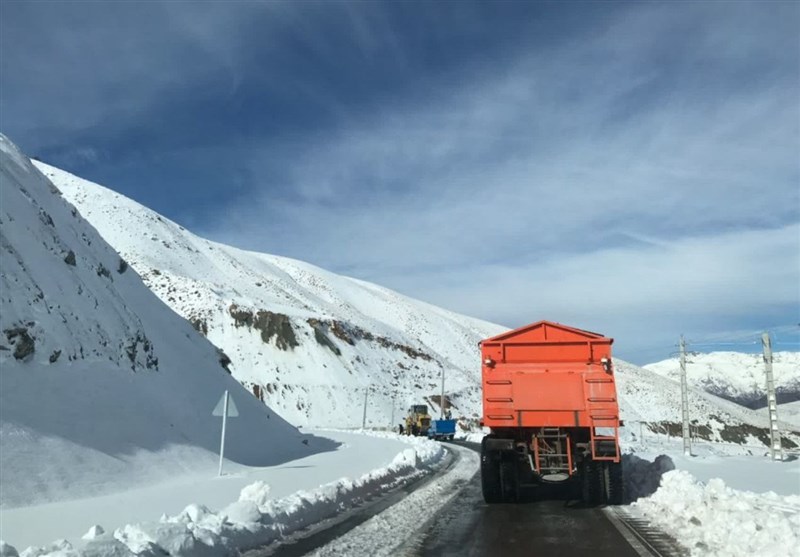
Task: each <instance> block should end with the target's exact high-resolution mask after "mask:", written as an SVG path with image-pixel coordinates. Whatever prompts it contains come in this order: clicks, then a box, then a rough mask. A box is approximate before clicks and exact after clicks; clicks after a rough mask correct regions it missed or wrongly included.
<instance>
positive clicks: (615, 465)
mask: <svg viewBox="0 0 800 557" xmlns="http://www.w3.org/2000/svg"><path fill="white" fill-rule="evenodd" d="M603 464H605V466H604V468H605V471H606V474H605V476H606V477H605V482H606V502H607V503H608V504H609V505H621V504H622V503H623V501H624V499H625V497H624V495H625V494H624V481H623V477H622V462H604V463H603Z"/></svg>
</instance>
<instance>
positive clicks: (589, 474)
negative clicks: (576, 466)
mask: <svg viewBox="0 0 800 557" xmlns="http://www.w3.org/2000/svg"><path fill="white" fill-rule="evenodd" d="M604 476H605V474H604V471H603V467H602V466H601V463H599V462H595V461H593V460H584V461H583V466H581V495H582V499H583V502H584V504H586V505H589V506H594V505H600V504H602V503H604V502H605V499H606V497H605V481H604V480H605V478H604Z"/></svg>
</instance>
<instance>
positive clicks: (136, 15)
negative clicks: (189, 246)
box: [0, 0, 800, 363]
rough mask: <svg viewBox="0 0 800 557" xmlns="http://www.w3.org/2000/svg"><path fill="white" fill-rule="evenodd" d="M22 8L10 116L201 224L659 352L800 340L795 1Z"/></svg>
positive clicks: (503, 315) (630, 352)
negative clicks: (766, 334) (703, 343)
mask: <svg viewBox="0 0 800 557" xmlns="http://www.w3.org/2000/svg"><path fill="white" fill-rule="evenodd" d="M0 10H2V11H1V12H0V16H2V17H0V71H1V72H2V74H1V77H2V79H0V128H2V131H3V132H4V133H6V134H7V135H8V136H9V137H11V138H12V139H13V140H14V141H15V142H17V143H18V144H19V145H20V146H21V147H22V148H23V149H24V150H25V151H26V152H27V153H28V154H30V155H33V156H37V157H39V158H41V159H42V160H44V161H46V162H49V163H51V164H54V165H56V166H59V167H61V168H64V169H66V170H69V171H71V172H74V173H76V174H78V175H80V176H83V177H85V178H88V179H90V180H93V181H96V182H98V183H101V184H103V185H106V186H108V187H111V188H113V189H115V190H117V191H120V192H121V193H123V194H125V195H127V196H129V197H131V198H133V199H135V200H137V201H139V202H141V203H143V204H145V205H147V206H149V207H151V208H153V209H155V210H157V211H158V212H160V213H162V214H164V215H166V216H168V217H169V218H171V219H173V220H175V221H178V222H180V223H181V224H183V225H184V226H186V227H188V228H190V229H192V230H193V231H195V232H197V233H199V234H201V235H204V236H206V237H210V238H212V239H215V240H219V241H223V242H226V243H229V244H233V245H236V246H239V247H242V248H246V249H253V250H258V251H264V252H268V253H273V254H278V255H286V256H290V257H295V258H298V259H302V260H305V261H308V262H311V263H314V264H317V265H319V266H321V267H324V268H327V269H330V270H333V271H336V272H340V273H343V274H347V275H350V276H354V277H357V278H361V279H365V280H369V281H372V282H376V283H379V284H382V285H384V286H388V287H391V288H394V289H396V290H399V291H400V292H403V293H405V294H408V295H410V296H413V297H416V298H420V299H423V300H426V301H428V302H431V303H434V304H437V305H440V306H443V307H446V308H448V309H452V310H455V311H459V312H462V313H466V314H469V315H473V316H475V317H480V318H483V319H487V320H490V321H494V322H497V323H501V324H504V325H507V326H510V327H514V326H519V325H524V324H526V323H528V322H531V321H535V320H539V319H552V320H556V321H561V322H564V323H568V324H571V325H575V326H579V327H585V328H588V329H592V330H597V331H602V332H604V333H606V334H608V335H611V336H614V337H615V338H616V339H617V354H618V355H620V356H622V357H627V358H628V359H629V360H632V361H635V362H639V363H643V362H647V361H651V360H655V359H660V358H662V357H666V356H667V355H669V353H670V352H671V351H673V350H674V348H673V345H674V344H675V343H676V340H677V337H678V335H679V334H681V333H685V334H686V335H687V337H689V338H690V340H691V339H693V338H694V339H698V342H699V341H700V340H707V339H710V338H714V339H718V340H719V339H721V340H720V342H722V341H723V340H725V339H726V338H734V336H736V335H739V337H736V338H743V337H741V335H742V334H743V333H742V331H745V332H746V333H745V334H750V332H755V331H758V330H760V329H762V328H768V327H781V328H780V329H777V330H780V331H781V335H782V338H781V340H785V341H786V344H785V346H776V348H778V349H780V348H785V349H797V348H798V345H797V344H796V343H797V342H798V340H800V335H798V334H797V333H796V332H795V331H796V330H800V326H798V323H800V162H798V161H799V160H800V157H799V156H798V155H799V153H800V100H798V99H800V42H799V41H798V36H799V34H800V4H797V3H796V2H757V3H747V2H739V1H737V2H722V1H715V2H693V3H690V2H673V3H624V2H586V3H581V2H560V3H559V2H553V3H533V2H530V3H525V2H476V3H471V2H466V1H459V2H438V3H431V2H352V3H344V2H342V3H335V2H285V3H281V2H270V3H260V2H197V3H192V2H177V1H173V2H92V1H86V2H17V1H13V0H4V1H3V2H2V3H1V4H0ZM748 338H749V337H748ZM792 343H794V344H792ZM721 346H722V345H721ZM745 347H746V346H745Z"/></svg>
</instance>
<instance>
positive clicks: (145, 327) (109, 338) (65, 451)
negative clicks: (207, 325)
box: [0, 135, 320, 509]
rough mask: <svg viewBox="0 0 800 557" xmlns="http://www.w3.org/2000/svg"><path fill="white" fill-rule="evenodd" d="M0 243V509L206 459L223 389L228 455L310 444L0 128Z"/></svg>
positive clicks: (162, 474) (264, 458) (212, 464)
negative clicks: (249, 388)
mask: <svg viewBox="0 0 800 557" xmlns="http://www.w3.org/2000/svg"><path fill="white" fill-rule="evenodd" d="M0 248H1V249H0V268H2V274H1V275H0V286H1V287H2V288H1V293H2V294H1V295H2V306H1V308H0V309H1V311H0V333H1V334H0V368H1V369H0V381H1V382H2V389H0V487H1V488H2V489H0V507H2V508H3V509H7V508H11V507H17V506H20V505H30V504H33V503H40V502H46V501H57V500H64V499H72V498H76V497H85V496H90V495H98V494H103V493H109V492H113V491H119V490H124V489H127V488H130V487H132V486H136V485H145V484H153V483H157V482H159V481H163V480H165V479H167V478H170V477H172V476H174V475H179V474H187V473H190V472H192V471H203V472H204V473H208V472H209V471H216V462H217V454H218V449H219V428H220V422H219V418H216V417H213V416H212V415H211V411H212V409H213V408H214V405H215V404H216V403H217V400H218V399H219V398H220V396H221V395H222V393H223V392H224V391H225V390H226V389H228V390H230V391H231V393H232V396H233V398H234V400H235V403H236V405H237V406H238V410H239V414H240V415H239V417H238V418H236V421H235V422H234V423H232V424H231V425H230V426H229V428H228V442H227V449H226V456H227V457H228V458H229V459H230V460H233V461H235V462H237V463H239V464H242V465H268V464H274V463H277V462H284V461H286V460H288V459H290V458H295V457H301V456H305V455H308V454H310V453H312V452H313V451H314V450H320V449H319V448H317V449H314V448H313V445H314V444H315V442H316V439H314V438H309V436H303V435H301V434H300V433H299V432H298V431H297V430H296V429H295V428H294V427H293V426H291V425H290V424H288V423H287V422H286V421H284V420H283V419H282V418H281V417H280V416H278V415H277V414H275V413H274V412H273V411H272V410H271V409H270V408H269V407H267V406H265V405H263V404H261V403H260V402H259V401H257V400H256V399H255V398H253V397H252V396H250V395H249V394H248V393H247V392H245V391H244V390H243V389H242V388H241V387H240V386H239V385H238V384H237V382H236V381H234V380H233V378H232V377H231V376H230V375H229V373H228V372H227V371H226V370H225V369H224V367H223V364H224V362H221V357H220V354H219V353H218V351H217V349H216V348H215V347H214V346H213V345H212V344H211V343H210V342H208V341H207V340H206V339H205V338H203V337H202V336H201V335H199V334H197V332H196V331H194V330H193V328H192V327H191V325H190V324H189V323H187V322H186V321H185V320H183V319H181V318H180V317H179V316H177V315H175V313H174V312H173V311H171V310H170V309H169V308H168V307H167V306H166V305H164V304H163V303H161V302H160V300H159V299H158V298H157V297H156V296H154V295H153V293H152V292H151V291H150V290H149V289H148V288H147V287H146V286H145V285H144V283H143V282H142V280H141V278H140V277H139V276H138V275H137V273H136V272H135V271H134V270H133V269H131V268H129V267H128V265H127V263H126V262H125V260H124V259H123V258H121V257H120V256H119V254H118V253H117V252H115V251H114V250H113V249H112V248H111V247H110V246H109V245H108V244H107V243H106V242H105V241H104V240H103V239H102V238H101V237H100V235H99V234H98V233H97V231H96V230H95V229H94V228H92V226H91V225H89V223H87V222H86V221H85V220H84V219H83V218H82V217H81V215H80V214H79V213H78V211H77V210H76V209H75V208H74V207H72V206H71V205H70V204H69V203H67V202H66V201H65V200H64V199H63V198H62V196H61V194H60V192H59V191H58V190H57V189H56V188H55V187H54V186H53V185H52V183H51V182H50V181H49V180H47V178H45V177H44V176H43V175H42V174H41V173H40V172H39V171H38V170H37V169H36V168H34V166H33V165H32V164H31V163H30V161H29V160H28V159H27V157H25V156H24V155H23V154H22V153H21V152H20V151H19V150H18V149H17V148H16V146H14V145H13V144H12V143H11V142H10V141H9V140H8V139H7V138H6V137H5V136H3V135H0Z"/></svg>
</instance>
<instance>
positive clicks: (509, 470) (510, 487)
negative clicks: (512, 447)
mask: <svg viewBox="0 0 800 557" xmlns="http://www.w3.org/2000/svg"><path fill="white" fill-rule="evenodd" d="M515 456H516V455H514V454H507V455H503V459H502V460H501V461H500V484H501V486H502V490H503V503H516V502H517V500H518V499H519V474H518V471H517V461H516V458H515Z"/></svg>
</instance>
